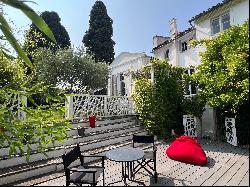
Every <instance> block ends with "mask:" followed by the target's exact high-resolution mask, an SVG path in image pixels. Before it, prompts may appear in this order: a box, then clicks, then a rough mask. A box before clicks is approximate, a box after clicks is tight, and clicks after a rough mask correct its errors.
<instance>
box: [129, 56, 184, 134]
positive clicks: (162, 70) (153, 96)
mask: <svg viewBox="0 0 250 187" xmlns="http://www.w3.org/2000/svg"><path fill="white" fill-rule="evenodd" d="M151 64H152V67H153V69H154V77H155V79H154V83H153V82H152V80H149V79H148V77H150V69H151V67H145V68H143V69H142V70H140V71H138V72H135V73H134V76H133V78H134V80H135V91H134V93H133V99H134V101H135V107H136V111H137V113H138V114H139V116H140V120H141V121H142V123H143V125H144V126H145V127H146V128H147V129H148V130H149V131H150V132H151V133H153V134H155V135H157V136H158V137H159V138H164V137H166V136H170V135H171V130H172V129H174V130H175V132H177V133H179V134H181V133H182V132H183V125H182V117H183V114H184V113H183V112H184V111H183V100H184V96H183V95H184V86H183V81H182V79H183V73H184V69H183V68H180V67H174V66H172V65H170V64H169V63H168V62H167V61H162V60H159V59H154V60H152V61H151Z"/></svg>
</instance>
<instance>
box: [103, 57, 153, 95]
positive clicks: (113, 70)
mask: <svg viewBox="0 0 250 187" xmlns="http://www.w3.org/2000/svg"><path fill="white" fill-rule="evenodd" d="M150 59H151V57H149V56H147V55H146V54H144V53H128V52H122V53H121V54H120V55H118V56H117V57H116V58H115V60H114V61H113V62H112V63H111V64H110V77H109V83H108V95H109V96H131V95H132V93H133V86H134V83H133V80H132V72H133V71H135V70H138V69H141V68H142V67H144V66H147V65H148V63H149V61H150Z"/></svg>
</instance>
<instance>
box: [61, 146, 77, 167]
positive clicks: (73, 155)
mask: <svg viewBox="0 0 250 187" xmlns="http://www.w3.org/2000/svg"><path fill="white" fill-rule="evenodd" d="M80 156H81V150H80V146H79V145H78V144H77V146H76V147H75V148H74V149H72V150H71V151H70V152H68V153H67V154H63V155H62V159H63V166H64V168H67V167H68V166H69V165H70V164H71V163H72V162H74V161H75V160H77V159H78V158H79V157H80Z"/></svg>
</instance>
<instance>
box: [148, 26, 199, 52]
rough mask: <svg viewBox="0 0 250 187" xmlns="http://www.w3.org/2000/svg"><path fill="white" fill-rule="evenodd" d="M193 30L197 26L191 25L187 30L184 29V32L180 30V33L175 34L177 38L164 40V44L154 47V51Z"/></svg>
mask: <svg viewBox="0 0 250 187" xmlns="http://www.w3.org/2000/svg"><path fill="white" fill-rule="evenodd" d="M193 30H195V28H194V27H190V28H188V29H187V30H185V31H183V32H179V33H178V34H177V35H176V36H175V38H173V39H170V40H167V41H165V42H163V43H162V44H160V45H158V46H156V47H154V48H153V51H155V50H157V49H160V48H162V47H163V46H165V45H167V44H169V43H171V42H172V41H174V40H176V39H178V38H180V37H182V36H184V35H185V34H187V33H189V32H191V31H193Z"/></svg>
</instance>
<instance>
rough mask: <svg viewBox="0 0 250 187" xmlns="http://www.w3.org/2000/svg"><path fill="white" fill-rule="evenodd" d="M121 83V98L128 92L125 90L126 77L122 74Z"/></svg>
mask: <svg viewBox="0 0 250 187" xmlns="http://www.w3.org/2000/svg"><path fill="white" fill-rule="evenodd" d="M120 81H121V84H120V86H121V87H120V89H121V96H125V94H126V93H125V92H126V90H125V87H126V86H125V83H124V75H123V73H120Z"/></svg>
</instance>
